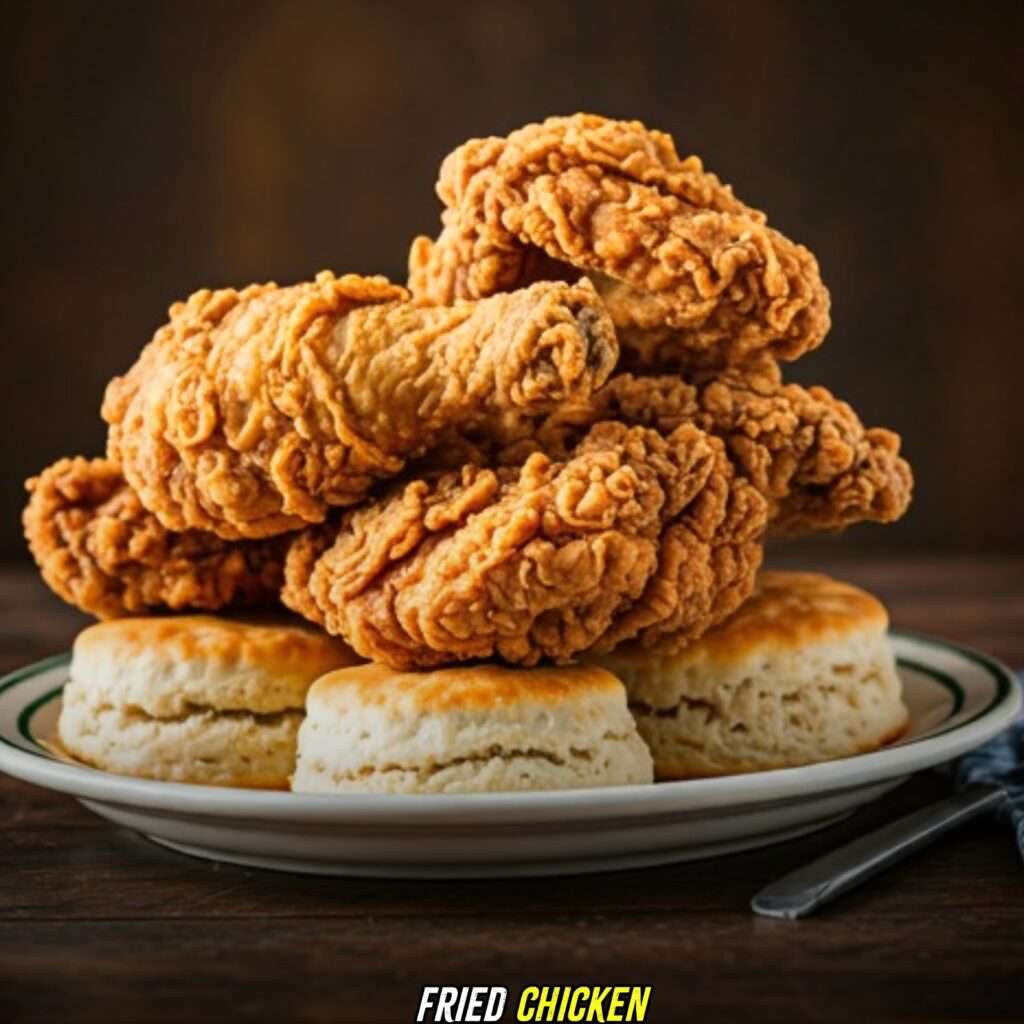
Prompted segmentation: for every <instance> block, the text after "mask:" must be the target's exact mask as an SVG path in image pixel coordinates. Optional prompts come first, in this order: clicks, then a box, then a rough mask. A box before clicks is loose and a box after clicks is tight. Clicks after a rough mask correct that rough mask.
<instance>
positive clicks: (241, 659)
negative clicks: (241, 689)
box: [75, 614, 360, 714]
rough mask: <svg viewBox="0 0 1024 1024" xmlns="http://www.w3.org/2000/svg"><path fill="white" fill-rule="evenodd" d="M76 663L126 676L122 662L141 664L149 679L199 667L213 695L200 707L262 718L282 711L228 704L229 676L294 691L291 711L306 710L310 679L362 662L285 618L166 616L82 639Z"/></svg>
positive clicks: (114, 625)
mask: <svg viewBox="0 0 1024 1024" xmlns="http://www.w3.org/2000/svg"><path fill="white" fill-rule="evenodd" d="M75 656H76V658H77V657H81V656H88V657H90V658H97V657H99V658H103V659H107V660H109V663H110V664H111V666H114V665H120V666H121V668H122V670H123V667H124V663H125V662H128V661H131V660H132V659H135V658H142V659H144V661H143V663H142V664H141V665H140V671H141V672H142V673H144V674H145V673H149V674H152V673H153V672H154V671H155V666H157V665H159V664H160V663H164V664H176V665H179V666H181V665H185V664H188V663H191V664H195V665H197V666H200V668H198V669H197V670H196V671H197V675H198V676H199V678H200V679H202V680H203V681H204V683H205V685H206V686H207V690H208V692H207V693H206V695H205V697H204V699H203V701H202V706H209V707H213V708H216V709H218V710H229V709H231V708H233V707H235V706H237V708H238V709H239V710H247V711H253V712H258V713H261V714H262V713H269V712H276V711H278V710H282V709H281V708H278V707H276V706H274V707H267V706H264V704H263V703H261V700H260V696H261V695H260V693H259V692H256V693H254V694H251V695H250V697H251V699H249V700H247V701H243V702H238V703H237V705H233V704H232V703H230V702H228V703H224V702H223V701H222V700H220V699H219V696H220V693H219V689H220V690H223V689H226V688H228V683H229V681H230V678H231V677H232V676H241V677H243V678H248V677H249V676H250V675H251V674H253V673H256V674H257V675H258V676H259V677H266V678H267V679H270V680H273V682H274V685H275V687H277V688H280V689H288V688H289V687H291V688H293V689H294V693H295V697H296V700H295V701H293V702H292V703H291V704H290V705H289V706H295V707H299V708H301V707H302V699H301V698H302V695H304V693H305V690H306V688H308V686H309V684H310V682H311V681H312V680H313V679H316V678H317V677H318V676H321V675H323V674H324V673H325V672H330V671H333V670H334V669H337V668H341V667H344V666H348V665H355V664H358V663H359V661H360V659H359V658H357V657H356V655H355V654H354V653H353V652H352V651H351V650H350V649H349V648H348V647H347V646H346V645H345V644H344V643H343V642H342V641H341V640H339V639H338V638H337V637H332V636H329V635H328V634H326V633H324V632H322V631H321V630H318V629H314V628H313V627H312V626H309V625H308V624H306V623H305V622H302V621H301V620H294V621H289V616H287V615H286V614H278V615H274V616H270V615H267V616H253V615H248V616H245V617H241V618H239V617H230V618H229V617H226V616H223V615H217V616H212V615H168V616H161V617H152V618H151V617H143V618H126V619H119V620H118V621H116V622H101V623H97V624H96V625H95V626H90V627H89V628H88V629H84V630H83V631H82V632H81V633H79V634H78V636H77V637H76V638H75ZM153 685H154V686H156V685H157V681H156V680H154V681H153ZM231 685H235V684H234V683H232V684H231ZM218 688H219V689H218ZM196 705H197V706H200V701H199V700H198V699H197V701H196Z"/></svg>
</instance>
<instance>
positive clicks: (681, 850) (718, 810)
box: [0, 634, 1021, 878]
mask: <svg viewBox="0 0 1024 1024" xmlns="http://www.w3.org/2000/svg"><path fill="white" fill-rule="evenodd" d="M893 642H894V644H895V648H896V654H897V657H898V659H899V664H900V674H901V675H902V678H903V684H904V690H905V699H906V701H907V704H908V706H909V708H910V714H911V724H910V729H909V731H908V733H907V735H906V736H905V737H904V738H903V739H902V740H901V741H900V742H899V743H896V744H893V745H892V746H889V747H886V748H885V749H884V750H881V751H878V752H876V753H872V754H862V755H860V756H858V757H850V758H844V759H841V760H838V761H830V762H827V763H825V764H816V765H809V766H807V767H804V768H789V769H785V770H782V771H771V772H760V773H756V774H748V775H733V776H729V777H727V778H717V779H699V780H693V781H689V782H666V783H659V784H658V785H655V786H623V787H616V788H611V787H609V788H604V789H589V790H567V791H559V792H542V793H493V794H482V795H477V794H473V795H469V794H467V795H462V796H387V795H385V796H379V795H344V796H342V795H339V796H321V795H316V796H312V795H305V794H296V793H273V792H271V793H268V792H258V791H252V790H244V789H218V788H215V787H209V786H186V785H180V784H178V783H170V782H151V781H148V780H144V779H132V778H126V777H123V776H119V775H112V774H110V773H108V772H102V771H97V770H95V769H92V768H86V767H83V766H80V765H77V764H70V763H68V762H67V761H64V760H61V759H60V758H58V757H56V756H55V755H54V754H52V753H51V752H50V751H49V750H48V749H47V748H46V746H45V745H44V742H45V740H46V739H48V738H50V737H52V736H53V735H54V726H55V723H56V720H57V715H58V713H59V710H60V694H61V690H62V688H63V686H64V683H65V682H66V681H67V664H68V655H59V656H58V657H55V658H50V659H48V660H47V661H42V662H39V663H37V664H35V665H31V666H29V667H28V668H25V669H22V670H21V671H20V672H15V673H12V674H11V675H9V676H6V677H5V678H3V679H0V770H3V771H5V772H8V773H9V774H11V775H14V776H16V777H17V778H20V779H25V780H26V781H28V782H34V783H36V784H37V785H39V786H45V787H47V788H49V789H54V790H57V791H59V792H62V793H69V794H71V795H72V796H75V797H78V798H79V799H80V800H81V801H82V803H83V804H84V805H85V806H86V807H88V808H90V809H91V810H93V811H95V812H96V813H97V814H100V815H102V816H103V817H104V818H109V819H110V820H111V821H113V822H116V823H117V824H119V825H124V826H126V827H128V828H131V829H136V830H137V831H139V832H141V833H143V834H144V835H147V836H149V837H150V838H151V839H153V840H155V841H156V842H158V843H162V844H164V845H165V846H169V847H171V848H173V849H176V850H180V851H182V852H185V853H190V854H194V855H196V856H199V857H209V858H213V859H216V860H225V861H233V862H235V863H239V864H246V865H251V866H255V867H266V868H278V869H282V870H287V871H303V872H310V873H315V874H335V875H371V876H373V875H376V876H382V877H394V878H399V877H404V878H458V877H488V876H502V875H504V876H511V875H547V874H569V873H580V872H587V871H604V870H610V869H615V868H629V867H642V866H646V865H653V864H667V863H670V862H673V861H682V860H692V859H696V858H699V857H712V856H715V855H716V854H720V853H732V852H734V851H737V850H745V849H750V848H752V847H755V846H763V845H766V844H768V843H774V842H778V841H780V840H782V839H788V838H791V837H793V836H798V835H801V834H803V833H805V832H810V831H813V830H814V829H818V828H822V827H823V826H825V825H828V824H830V823H831V822H833V821H836V820H837V819H839V818H841V817H843V816H844V815H846V814H849V813H850V812H851V811H853V810H855V809H856V808H857V807H860V806H861V805H862V804H865V803H867V802H869V801H871V800H874V799H876V798H877V797H879V796H881V795H882V794H883V793H885V792H887V791H888V790H890V789H892V788H893V787H894V786H896V785H898V784H899V783H900V782H901V781H902V780H903V779H905V778H906V777H907V776H908V775H909V774H911V773H912V772H915V771H918V770H920V769H922V768H927V767H929V766H931V765H936V764H940V763H942V762H944V761H948V760H950V759H952V758H954V757H957V756H959V755H960V754H963V753H964V752H965V751H967V750H970V749H972V748H973V747H976V746H978V745H979V744H981V743H984V742H985V741H986V740H987V739H989V738H990V737H992V736H994V735H995V734H996V733H997V732H999V731H1000V730H1001V729H1003V728H1005V727H1006V726H1007V725H1008V724H1009V723H1010V721H1011V720H1012V719H1013V717H1014V716H1015V715H1016V713H1017V712H1018V711H1019V709H1020V707H1021V686H1020V683H1019V682H1018V681H1017V680H1016V679H1015V678H1014V676H1013V675H1012V673H1010V672H1009V671H1008V670H1007V669H1006V668H1005V667H1004V666H1002V665H1000V664H999V663H998V662H996V661H994V660H992V659H991V658H989V657H987V656H985V655H983V654H978V653H976V652H974V651H971V650H968V649H966V648H963V647H958V646H955V645H953V644H949V643H946V642H944V641H939V640H933V639H929V638H925V637H920V636H910V635H905V634H896V635H894V636H893ZM41 741H42V742H41Z"/></svg>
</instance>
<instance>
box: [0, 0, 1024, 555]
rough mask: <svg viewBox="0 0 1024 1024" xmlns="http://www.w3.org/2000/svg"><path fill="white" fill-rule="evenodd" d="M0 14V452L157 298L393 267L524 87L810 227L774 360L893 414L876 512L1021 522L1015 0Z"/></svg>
mask: <svg viewBox="0 0 1024 1024" xmlns="http://www.w3.org/2000/svg"><path fill="white" fill-rule="evenodd" d="M6 11H7V13H6V14H5V24H4V30H3V32H2V40H0V47H2V67H3V76H4V80H3V82H2V86H3V88H2V95H3V108H4V110H3V124H2V133H0V138H2V139H3V147H4V148H3V177H2V183H3V200H2V206H3V213H4V216H3V218H2V220H3V232H4V245H3V249H2V252H3V264H4V273H3V296H2V298H3V301H2V303H0V318H2V321H0V328H2V337H3V340H4V345H5V349H6V353H7V356H6V359H5V360H4V364H5V365H4V372H3V375H2V378H3V383H2V388H3V391H2V394H3V403H2V408H3V417H4V419H3V438H4V445H5V467H4V468H5V472H4V473H3V476H2V481H0V507H2V515H0V556H7V557H10V556H13V557H23V556H22V543H21V539H20V531H19V526H18V523H17V509H18V508H19V507H20V504H21V501H22V495H21V480H22V479H23V478H24V477H25V476H26V475H27V474H29V473H30V472H32V471H34V470H36V469H38V468H39V467H41V466H42V465H44V464H45V463H47V462H48V461H50V460H51V459H53V458H55V457H57V456H59V455H62V454H65V453H71V452H83V453H97V452H99V451H100V450H101V447H102V444H103V431H102V429H101V426H100V424H99V422H98V418H97V407H98V403H99V399H100V395H101V393H102V389H103V386H104V384H105V382H106V380H107V378H108V377H109V376H110V375H111V374H113V373H115V372H117V371H120V370H122V369H123V368H125V367H126V366H127V365H128V363H129V362H130V361H131V359H132V358H133V356H134V354H135V352H136V351H137V350H138V348H139V346H140V345H141V344H142V343H143V342H145V341H146V340H147V338H148V337H149V335H150V333H151V332H152V330H153V329H154V327H155V326H157V325H158V324H159V323H160V322H161V320H162V318H163V315H164V311H165V308H166V306H167V305H168V304H169V302H170V301H171V300H173V299H175V298H178V297H181V296H184V295H186V294H187V293H188V292H189V291H190V290H192V289H193V288H195V287H198V286H200V285H212V284H222V283H232V284H241V283H246V282H249V281H251V280H265V279H271V278H273V279H277V280H280V281H291V280H295V279H298V278H302V277H306V276H308V275H310V274H312V273H313V272H314V271H316V270H317V269H319V268H321V267H325V266H326V267H332V268H334V269H337V270H339V271H341V270H361V271H379V272H385V273H388V274H390V275H392V276H395V277H399V278H400V277H402V275H403V272H404V258H405V251H406V247H407V243H408V240H409V238H410V237H411V236H412V235H413V234H415V233H417V232H421V231H432V230H434V229H435V228H436V225H437V218H438V212H439V207H438V203H437V201H436V199H435V198H434V195H433V182H434V177H435V172H436V168H437V166H438V164H439V162H440V160H441V158H442V157H443V155H444V154H445V153H446V152H447V151H448V150H449V149H450V148H452V147H453V146H455V145H456V144H458V143H459V142H461V141H462V140H463V139H465V138H467V137H469V136H472V135H478V134H486V133H504V132H506V131H508V130H509V129H511V128H514V127H516V126H518V125H520V124H522V123H524V122H526V121H529V120H533V119H536V118H539V117H541V116H543V115H545V114H547V113H554V112H563V113H564V112H571V111H574V110H577V109H588V110H593V111H598V112H602V113H607V114H611V115H619V116H632V117H639V118H641V119H643V120H645V121H647V122H648V123H649V124H651V125H655V126H659V127H662V128H665V129H668V130H670V131H671V132H673V133H674V135H675V137H676V139H677V141H678V144H679V147H680V149H681V150H682V151H683V152H697V153H700V154H701V155H702V156H703V157H704V158H705V161H706V163H707V164H708V166H709V167H711V168H712V169H714V170H716V171H717V172H719V173H720V174H721V175H722V176H723V177H724V178H726V179H727V180H729V181H731V182H732V183H733V184H734V185H735V186H736V188H737V191H738V193H739V194H740V195H741V196H742V197H744V198H745V199H747V200H748V201H749V202H752V203H754V204H756V205H759V206H762V207H763V208H764V209H766V210H767V211H768V212H769V214H770V217H771V219H772V220H773V222H774V223H775V224H776V225H777V226H779V227H780V228H781V229H783V230H784V231H786V232H787V233H789V234H790V235H792V236H793V237H795V238H797V239H799V240H801V241H803V242H805V243H807V244H808V245H809V246H811V248H813V249H814V250H815V251H816V252H817V254H818V256H819V258H820V261H821V264H822V267H823V271H824V274H825V277H826V280H827V282H828V284H829V285H830V287H831V289H832V294H833V299H834V313H835V327H834V329H833V331H832V335H831V337H830V338H829V340H828V342H827V343H826V346H825V347H824V349H822V350H821V351H820V352H819V353H816V354H815V355H813V356H812V357H810V358H808V359H806V360H805V361H804V362H802V363H801V364H800V365H799V366H798V367H797V368H795V370H794V371H793V376H794V377H796V378H797V379H799V380H802V381H805V382H812V381H813V382H821V383H826V384H828V385H829V386H831V387H833V388H834V389H835V390H836V391H838V392H840V393H841V394H843V395H844V396H845V397H847V398H849V399H850V400H851V401H852V402H853V403H854V404H855V405H856V406H857V408H858V409H859V410H860V411H861V412H862V414H863V415H864V417H865V419H866V420H868V421H871V422H877V423H885V424H888V425H891V426H893V427H895V428H897V429H898V430H899V431H901V432H902V433H903V434H904V436H905V438H906V447H907V451H908V453H909V455H910V457H911V458H912V460H913V462H914V464H915V467H916V470H917V476H918V497H917V501H916V503H915V505H914V508H913V511H912V513H911V514H910V515H909V516H908V518H907V519H906V520H905V521H904V522H903V523H901V524H900V525H899V526H897V527H893V528H889V529H887V530H881V529H877V528H861V529H859V530H855V531H852V532H851V533H850V534H849V535H848V537H847V538H844V540H843V542H842V543H843V544H848V545H863V546H875V547H886V548H888V547H893V548H901V549H903V550H910V549H914V548H931V549H933V550H935V549H939V550H949V549H960V550H980V549H992V550H994V549H1002V550H1007V549H1011V548H1013V549H1018V550H1019V549H1020V548H1021V546H1022V543H1021V539H1020V533H1019V530H1018V524H1019V522H1020V515H1021V513H1020V499H1021V497H1022V496H1024V456H1022V454H1021V451H1020V449H1021V445H1022V442H1024V401H1022V400H1021V397H1020V394H1019V391H1020V389H1021V382H1022V379H1024V373H1022V371H1024V358H1022V353H1024V344H1022V343H1021V340H1020V329H1019V319H1020V318H1019V313H1020V306H1021V287H1020V277H1021V270H1020V264H1021V262H1022V259H1024V239H1022V235H1024V213H1022V202H1021V185H1020V180H1021V167H1022V165H1024V144H1022V135H1021V131H1020V109H1021V107H1020V101H1021V96H1022V91H1024V90H1022V89H1021V85H1022V74H1021V65H1022V62H1021V60H1020V39H1021V31H1022V29H1024V19H1022V17H1021V5H1019V4H998V3H986V4H983V5H972V8H971V9H970V10H969V11H967V12H965V13H961V14H959V15H956V14H953V15H951V14H947V13H945V12H944V11H943V10H942V9H941V7H940V5H937V4H922V5H920V6H915V5H911V4H903V5H894V4H880V5H877V6H876V5H872V4H863V3H861V4H857V5H830V4H817V3H806V4H796V3H755V2H752V3H722V2H721V0H717V2H699V3H664V4H654V3H644V2H630V3H626V4H623V3H622V2H621V0H619V2H616V3H598V2H589V3H579V4H555V3H544V4H536V5H529V6H527V5H521V4H512V3H485V2H483V0H478V2H477V3H473V4H450V5H446V4H436V5H426V4H406V5H398V4H379V3H378V4H371V3H367V4H351V3H333V4H332V3H312V2H310V3H300V2H295V3H276V4H275V3H253V2H247V3H175V4H170V3H167V4H123V3H110V2H108V3H72V4H54V3H38V2H37V3H32V4H14V5H11V4H8V5H6Z"/></svg>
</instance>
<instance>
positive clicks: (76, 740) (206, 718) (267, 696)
mask: <svg viewBox="0 0 1024 1024" xmlns="http://www.w3.org/2000/svg"><path fill="white" fill-rule="evenodd" d="M358 660H359V659H358V658H357V657H356V656H355V655H354V654H353V653H352V651H351V650H350V649H349V648H348V647H346V646H345V644H343V643H342V642H341V641H340V640H337V639H335V638H333V637H329V636H327V634H325V633H323V632H320V631H318V630H316V629H314V628H312V627H309V626H307V625H305V624H303V623H301V622H300V621H298V620H292V619H288V618H284V617H278V618H273V617H252V618H221V617H217V616H211V615H181V616H168V617H161V618H140V619H117V620H114V621H111V622H102V623H99V624H98V625H95V626H90V627H89V628H88V629H85V630H83V631H82V632H81V633H80V634H79V635H78V638H77V639H76V640H75V644H74V649H73V651H72V658H71V667H70V677H71V681H70V682H69V683H68V685H67V686H66V687H65V688H64V695H63V706H62V709H61V715H60V720H59V723H58V735H59V739H60V742H61V744H62V745H63V747H64V749H65V750H66V751H67V752H68V753H69V754H71V755H72V756H73V757H75V758H77V759H78V760H80V761H84V762H85V763H87V764H90V765H93V766H94V767H97V768H103V769H105V770H107V771H112V772H117V773H119V774H123V775H134V776H139V777H142V778H150V779H164V780H168V781H173V782H192V783H203V784H207V785H218V786H246V787H257V788H287V786H288V777H289V775H290V774H291V772H292V771H293V770H294V766H295V740H296V735H297V733H298V730H299V725H300V724H301V722H302V718H303V714H304V710H303V709H304V707H305V699H306V691H307V690H308V689H309V687H310V685H311V684H312V682H313V681H314V680H315V679H316V678H317V677H318V676H320V675H323V674H324V673H325V672H329V671H330V670H332V669H335V668H339V667H342V666H345V665H353V664H356V663H357V662H358Z"/></svg>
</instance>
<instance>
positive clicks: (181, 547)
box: [23, 457, 286, 619]
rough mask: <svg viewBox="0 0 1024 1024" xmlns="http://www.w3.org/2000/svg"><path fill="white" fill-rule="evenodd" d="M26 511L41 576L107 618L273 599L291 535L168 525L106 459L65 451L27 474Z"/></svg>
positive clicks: (68, 597)
mask: <svg viewBox="0 0 1024 1024" xmlns="http://www.w3.org/2000/svg"><path fill="white" fill-rule="evenodd" d="M26 486H27V488H28V491H29V493H30V495H31V496H30V498H29V502H28V505H27V506H26V508H25V512H24V515H23V521H24V525H25V537H26V539H27V540H28V544H29V548H30V549H31V551H32V555H33V557H34V558H35V560H36V564H37V565H38V566H39V568H40V570H41V571H42V575H43V579H44V580H45V581H46V583H47V584H48V585H49V587H50V588H51V589H52V590H53V591H54V593H56V594H57V595H58V596H59V597H61V598H63V599H64V600H65V601H67V602H68V603H70V604H73V605H76V606H77V607H78V608H80V609H81V610H82V611H84V612H89V613H90V614H92V615H96V616H98V617H99V618H101V619H110V618H117V617H119V616H122V615H142V614H146V613H147V612H153V611H159V610H164V609H172V610H175V611H177V610H180V609H183V608H196V609H207V610H214V609H218V608H228V607H245V606H252V605H260V604H272V603H274V602H275V601H276V600H277V594H278V591H279V589H280V586H281V576H282V563H283V559H284V553H285V540H286V539H285V538H277V539H275V540H272V541H242V542H237V543H230V542H227V541H223V540H220V539H219V538H218V537H215V536H214V535H213V534H210V533H201V532H199V531H198V530H190V531H188V532H186V533H171V532H170V531H168V530H165V529H164V527H163V526H161V525H160V523H159V522H158V521H157V519H156V517H155V516H153V515H151V514H150V513H149V512H147V511H146V510H145V509H144V508H143V507H142V503H141V502H140V501H139V499H138V497H137V496H136V494H135V493H134V492H133V491H132V490H131V488H129V487H128V485H127V484H126V483H125V481H124V477H123V476H122V475H121V471H120V470H119V469H118V468H117V466H116V465H114V463H112V462H109V461H108V460H106V459H91V460H90V459H84V458H81V457H79V458H73V459H61V460H60V461H59V462H56V463H54V464H53V465H52V466H50V467H49V468H47V469H45V470H43V472H42V473H40V474H39V476H37V477H33V478H32V479H31V480H29V481H28V483H27V485H26Z"/></svg>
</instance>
